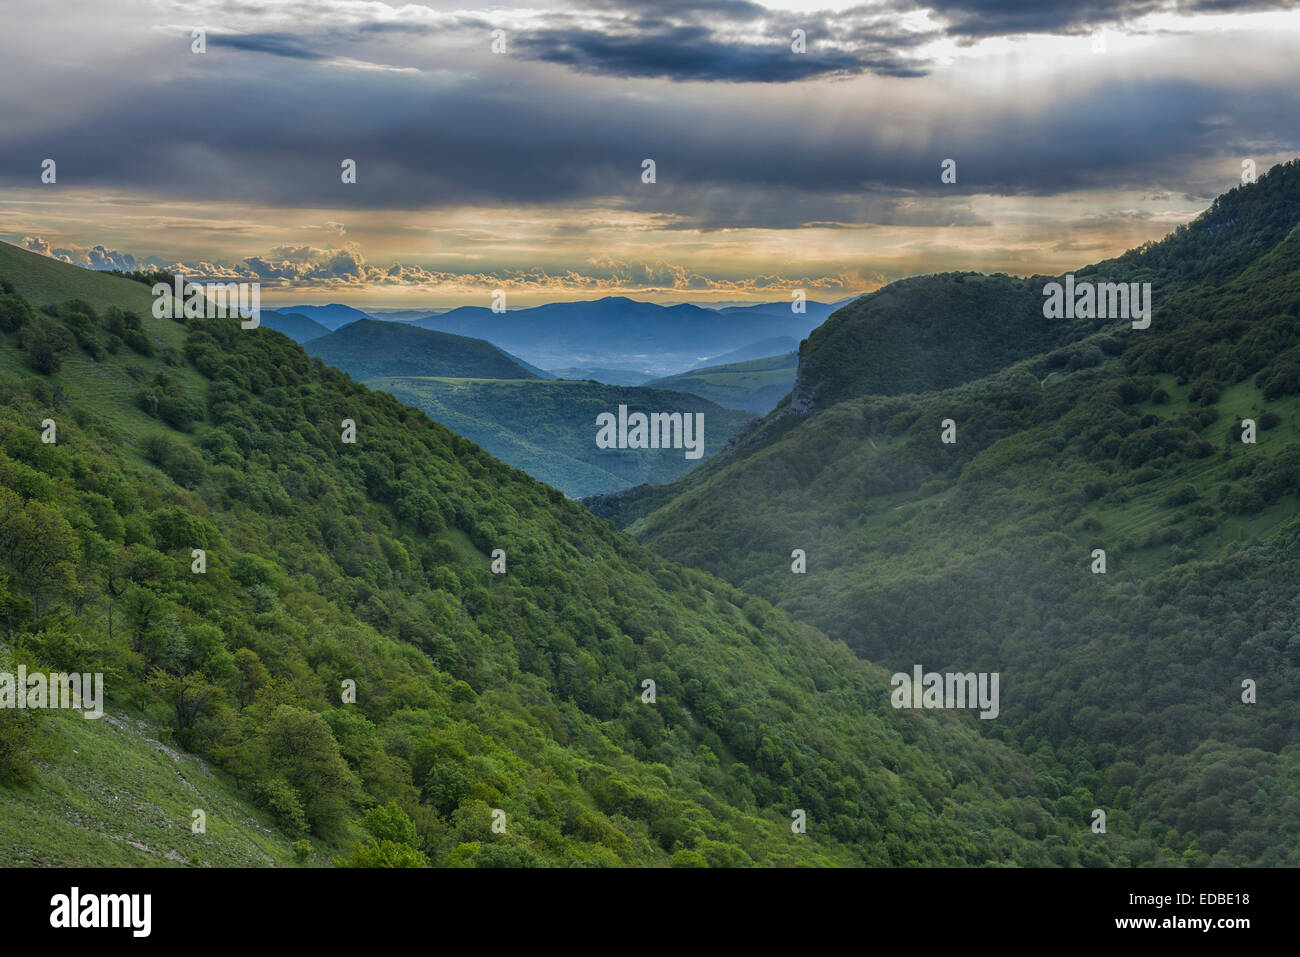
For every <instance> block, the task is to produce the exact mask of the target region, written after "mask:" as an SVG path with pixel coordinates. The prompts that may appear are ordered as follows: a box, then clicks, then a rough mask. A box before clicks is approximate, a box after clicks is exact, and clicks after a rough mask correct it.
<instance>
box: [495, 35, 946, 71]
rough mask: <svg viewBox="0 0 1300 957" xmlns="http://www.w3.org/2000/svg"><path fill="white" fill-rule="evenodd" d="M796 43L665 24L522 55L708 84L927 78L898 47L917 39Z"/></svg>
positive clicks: (565, 41) (540, 42)
mask: <svg viewBox="0 0 1300 957" xmlns="http://www.w3.org/2000/svg"><path fill="white" fill-rule="evenodd" d="M825 35H826V34H822V36H825ZM790 36H791V34H790V32H789V31H786V32H784V33H776V35H775V36H774V38H773V39H772V40H770V41H769V42H766V43H762V44H760V43H737V42H736V41H735V40H722V39H719V38H718V37H717V36H716V35H715V34H714V33H713V32H712V31H711V30H710V29H709V28H708V27H705V26H701V25H698V24H692V25H683V26H673V25H662V24H660V25H655V26H654V27H652V28H651V29H650V30H648V31H644V32H639V33H637V34H635V35H616V34H610V33H603V32H600V31H595V30H576V31H575V30H559V29H555V30H538V31H532V32H529V33H528V34H526V35H524V36H522V37H521V38H520V40H519V41H518V42H517V43H516V49H517V50H519V51H521V52H522V55H523V56H525V57H528V58H531V59H534V60H540V61H543V62H546V63H559V64H562V65H564V66H567V67H570V68H572V69H574V70H576V71H577V72H579V73H588V74H608V75H612V76H620V77H667V78H670V79H674V80H695V81H706V82H707V81H726V82H732V83H791V82H796V81H799V80H810V79H814V78H817V77H832V76H854V75H858V74H863V73H875V74H879V75H882V76H909V77H915V76H923V75H924V74H925V72H926V71H925V70H924V69H923V68H921V67H920V66H919V65H918V64H917V63H916V62H915V61H909V60H904V59H902V58H900V57H899V56H898V55H897V53H896V50H897V48H898V47H900V46H907V45H908V44H909V43H914V42H915V40H914V39H913V38H911V37H900V38H897V39H895V40H894V41H893V43H892V44H891V45H885V44H883V43H877V44H875V45H872V46H870V47H867V48H865V49H864V48H859V49H854V50H842V49H826V50H818V49H817V46H816V44H817V39H818V36H817V34H816V33H814V34H812V35H810V36H809V37H808V49H807V52H805V53H802V54H795V53H793V52H792V51H791V42H792V41H791V39H790Z"/></svg>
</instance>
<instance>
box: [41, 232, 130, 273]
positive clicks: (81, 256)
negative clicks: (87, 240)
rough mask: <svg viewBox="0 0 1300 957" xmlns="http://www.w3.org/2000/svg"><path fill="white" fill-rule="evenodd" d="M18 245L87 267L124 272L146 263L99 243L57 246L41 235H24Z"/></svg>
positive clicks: (52, 257) (43, 254)
mask: <svg viewBox="0 0 1300 957" xmlns="http://www.w3.org/2000/svg"><path fill="white" fill-rule="evenodd" d="M18 245H19V246H21V247H22V248H23V249H26V250H28V251H29V252H33V253H40V254H41V255H42V256H49V257H50V258H51V259H58V260H60V261H61V262H65V263H72V264H73V265H74V266H85V267H86V268H87V269H120V270H122V271H123V272H131V271H132V270H134V269H140V268H143V265H144V264H143V263H141V262H140V261H139V260H137V259H136V258H135V257H134V256H132V255H131V254H130V253H124V252H120V251H118V250H116V249H108V248H106V247H104V246H99V245H96V246H75V245H74V246H64V247H58V248H55V247H54V246H52V245H51V244H50V243H48V242H46V241H45V240H44V239H41V238H40V237H39V236H24V237H23V239H22V242H20V243H19V244H18Z"/></svg>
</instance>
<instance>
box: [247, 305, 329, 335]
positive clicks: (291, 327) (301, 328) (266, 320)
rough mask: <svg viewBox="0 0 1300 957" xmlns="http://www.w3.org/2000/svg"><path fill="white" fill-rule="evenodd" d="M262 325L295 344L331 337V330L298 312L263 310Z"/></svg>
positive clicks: (261, 315) (260, 316)
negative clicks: (280, 333) (283, 335)
mask: <svg viewBox="0 0 1300 957" xmlns="http://www.w3.org/2000/svg"><path fill="white" fill-rule="evenodd" d="M258 318H259V320H260V322H261V324H262V325H264V326H266V327H267V328H268V329H274V330H275V331H276V332H283V333H284V334H285V335H286V336H288V337H289V338H290V339H292V340H293V341H294V342H297V343H303V342H310V341H311V340H313V339H319V338H320V337H321V336H327V335H329V332H330V331H329V329H327V328H326V327H325V326H322V325H321V324H320V323H319V322H317V321H315V320H314V319H309V318H307V317H306V316H304V315H301V314H300V313H296V312H286V311H284V310H281V309H263V310H262V311H261V313H260V315H259V317H258Z"/></svg>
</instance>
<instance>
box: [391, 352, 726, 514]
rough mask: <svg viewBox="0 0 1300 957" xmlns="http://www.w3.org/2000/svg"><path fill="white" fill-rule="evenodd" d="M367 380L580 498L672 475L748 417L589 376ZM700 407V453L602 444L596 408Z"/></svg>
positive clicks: (719, 444) (722, 442)
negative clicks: (598, 439)
mask: <svg viewBox="0 0 1300 957" xmlns="http://www.w3.org/2000/svg"><path fill="white" fill-rule="evenodd" d="M366 385H368V386H370V387H371V388H374V389H381V390H383V391H384V392H388V393H390V394H391V395H394V396H396V397H397V398H398V399H400V400H401V401H403V402H405V403H406V404H408V405H412V406H414V407H416V408H418V409H420V410H421V411H423V412H425V413H426V414H427V415H429V416H430V418H432V419H434V420H436V421H438V422H441V423H442V424H443V425H445V426H447V427H448V428H449V429H451V430H452V431H454V432H456V433H457V434H459V435H463V436H465V437H466V438H468V439H471V440H472V441H473V442H475V443H476V444H478V445H480V446H482V447H483V448H484V449H486V450H487V451H488V452H490V453H491V454H493V455H495V456H496V457H498V458H500V459H502V460H503V461H506V462H509V463H510V464H511V465H513V466H514V467H515V468H519V469H523V470H524V471H525V472H527V473H528V474H529V475H531V476H533V477H534V478H536V479H538V480H539V481H542V482H545V483H547V484H548V485H552V486H554V487H555V488H558V489H560V490H561V491H562V492H564V493H565V494H566V495H569V496H572V497H575V498H578V497H581V496H584V495H592V494H595V493H598V492H611V491H616V490H618V489H622V488H627V487H629V486H632V485H637V484H640V483H642V482H671V481H672V480H673V479H675V478H677V477H679V476H681V475H683V474H684V473H686V472H687V471H689V470H690V469H692V468H694V467H695V466H696V465H698V464H699V463H700V462H702V461H704V459H707V458H708V457H709V456H712V455H714V454H716V453H717V452H718V451H720V450H721V449H722V448H724V447H725V446H726V444H727V442H728V441H729V440H730V439H731V437H732V436H733V435H735V434H736V433H737V432H738V431H739V430H740V429H741V428H742V427H743V426H745V425H746V424H747V423H748V422H749V421H750V419H751V418H752V416H751V415H750V414H749V413H746V412H740V411H737V410H734V409H724V408H722V407H721V406H719V405H716V404H715V403H713V402H710V401H708V400H707V399H702V398H699V397H698V396H694V395H686V394H684V393H682V392H672V391H668V390H663V389H656V388H650V387H648V386H612V385H605V384H603V383H600V382H593V381H590V380H587V381H580V380H573V379H564V380H559V381H550V380H547V381H539V380H527V381H525V380H519V379H468V378H456V379H449V378H448V379H439V378H415V377H407V378H398V377H381V378H374V379H368V380H366ZM620 404H623V405H626V406H627V407H628V411H629V413H630V412H636V411H641V412H691V413H695V412H701V413H703V414H704V446H705V453H704V458H702V459H688V458H686V457H685V452H684V450H681V449H602V448H598V447H597V445H596V416H597V415H599V414H600V413H602V412H613V413H615V414H617V412H618V407H619V405H620Z"/></svg>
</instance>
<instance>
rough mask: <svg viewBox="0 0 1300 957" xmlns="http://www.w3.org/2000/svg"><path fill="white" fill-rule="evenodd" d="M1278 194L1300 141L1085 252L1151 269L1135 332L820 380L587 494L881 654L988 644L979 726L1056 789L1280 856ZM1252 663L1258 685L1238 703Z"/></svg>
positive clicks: (1285, 405) (1288, 333)
mask: <svg viewBox="0 0 1300 957" xmlns="http://www.w3.org/2000/svg"><path fill="white" fill-rule="evenodd" d="M1298 199H1300V162H1297V163H1291V164H1287V165H1286V166H1283V167H1278V168H1275V169H1274V170H1272V171H1270V173H1269V174H1268V176H1267V177H1264V178H1261V180H1260V181H1259V182H1258V183H1257V184H1255V185H1254V186H1251V187H1247V188H1243V189H1236V190H1233V191H1232V192H1231V193H1229V194H1227V195H1226V196H1225V197H1222V198H1221V199H1220V200H1219V201H1218V202H1217V203H1216V204H1215V206H1214V207H1213V208H1212V209H1211V210H1209V211H1208V212H1207V213H1206V214H1205V215H1204V216H1203V217H1201V218H1200V219H1199V220H1198V221H1197V222H1196V223H1194V224H1192V225H1191V226H1190V227H1188V228H1186V229H1180V230H1179V231H1178V232H1177V233H1175V234H1174V235H1172V236H1171V237H1170V238H1169V239H1168V240H1166V241H1165V242H1164V243H1161V244H1156V245H1152V246H1149V247H1146V248H1144V249H1143V250H1140V251H1137V252H1135V253H1133V254H1129V255H1126V256H1124V257H1119V259H1117V260H1113V261H1111V263H1109V264H1102V265H1103V266H1104V267H1105V268H1104V270H1101V269H1100V267H1098V268H1090V269H1086V270H1080V271H1079V273H1078V274H1079V275H1089V274H1092V275H1097V274H1099V272H1105V273H1107V274H1109V275H1122V268H1123V267H1124V266H1128V267H1130V268H1131V269H1133V270H1134V274H1133V275H1132V276H1131V278H1132V280H1133V281H1137V280H1138V279H1140V278H1142V277H1143V276H1148V277H1155V278H1156V279H1157V281H1160V282H1163V283H1164V288H1165V290H1166V293H1167V295H1165V296H1164V297H1163V298H1157V300H1156V302H1157V308H1156V310H1155V315H1154V319H1153V323H1152V326H1151V328H1150V329H1148V330H1145V331H1137V330H1132V331H1123V330H1103V331H1101V332H1099V333H1097V334H1094V335H1092V336H1089V337H1086V338H1084V339H1082V340H1079V341H1077V342H1074V343H1070V344H1067V345H1065V346H1063V347H1060V348H1057V349H1053V350H1051V351H1048V352H1046V353H1044V354H1042V355H1039V356H1035V357H1031V358H1027V359H1025V360H1023V361H1020V362H1017V363H1015V364H1012V365H1010V366H1008V367H1007V368H1005V369H1003V370H1001V371H999V372H998V373H996V374H994V375H992V376H989V377H986V378H983V379H980V380H978V381H974V382H971V383H969V384H966V385H962V386H959V387H956V388H951V389H947V390H944V391H933V392H924V393H919V394H909V395H897V396H884V395H872V394H869V392H868V393H867V394H863V389H864V388H866V387H865V386H864V385H863V380H862V378H861V377H860V376H858V375H857V373H856V372H852V373H851V374H849V375H848V376H847V378H846V379H844V380H842V381H841V380H829V379H828V380H827V382H826V385H825V389H824V390H823V391H822V392H820V393H819V395H824V396H831V395H837V394H838V395H848V396H851V397H850V398H847V399H845V400H844V401H840V402H837V403H834V404H827V405H823V404H821V403H820V400H819V402H818V403H815V404H814V409H813V411H812V412H811V413H810V414H806V415H796V414H791V412H790V410H789V407H788V406H786V407H784V408H782V409H780V410H778V411H777V413H775V414H773V415H772V416H769V417H768V419H767V420H766V422H765V423H764V424H763V426H762V427H758V428H755V429H753V430H751V431H750V432H749V433H747V435H746V436H745V437H742V439H741V440H740V441H739V442H738V445H737V447H736V448H735V449H734V450H732V451H731V452H729V453H728V454H727V455H725V456H722V457H720V458H719V459H717V460H715V461H713V462H711V463H708V464H707V465H706V466H705V467H704V468H702V469H701V470H699V471H698V472H696V473H693V474H692V475H690V476H688V477H687V478H686V479H684V480H682V481H680V482H679V483H678V484H677V485H676V486H675V487H670V488H665V489H654V490H645V491H639V492H635V493H629V494H627V495H624V496H621V497H616V498H611V499H608V500H605V501H601V502H596V503H594V504H595V505H596V507H597V509H598V511H599V512H601V513H603V514H608V515H610V516H611V517H614V518H616V519H619V520H620V521H621V522H622V523H624V524H627V525H628V526H629V528H630V529H631V530H632V531H633V532H634V533H635V534H636V535H637V536H638V538H639V539H641V540H642V541H643V542H645V543H647V544H649V545H650V546H652V547H653V548H655V549H656V550H657V551H659V552H661V553H662V554H665V555H672V556H673V557H674V558H676V559H679V560H682V561H685V562H687V563H688V564H692V565H694V566H697V567H700V568H703V569H706V570H709V571H711V572H713V573H716V574H719V575H721V576H723V577H724V578H727V579H728V580H729V581H732V582H733V583H735V584H737V585H738V586H740V587H743V588H745V589H746V590H749V591H753V592H756V593H758V594H761V595H764V596H765V597H767V598H769V599H770V600H772V601H773V602H774V603H776V604H777V605H778V606H779V607H781V608H783V609H785V610H787V611H789V612H791V613H792V614H794V615H795V616H796V617H798V618H800V619H801V620H804V621H808V622H810V623H812V624H815V625H817V626H818V627H820V628H822V629H824V630H825V631H826V632H827V633H828V634H830V635H831V636H833V637H836V638H840V639H842V640H844V641H845V642H846V643H848V644H849V645H851V646H852V647H853V648H855V649H856V650H857V651H858V652H859V653H860V654H862V655H864V656H866V657H868V658H870V659H872V660H874V661H878V662H880V663H882V664H887V665H888V666H889V667H896V668H900V669H904V670H905V669H906V667H907V666H910V665H911V664H912V663H915V662H921V663H923V664H924V665H925V666H926V667H927V668H931V667H932V668H934V669H936V670H953V669H961V670H967V669H972V668H974V669H986V670H998V671H1001V673H1002V675H1003V681H1004V688H1005V689H1006V692H1005V704H1004V712H1003V716H1002V717H1001V718H1000V719H999V720H998V721H995V722H988V724H990V725H993V727H989V728H984V729H982V730H985V731H986V733H988V734H990V735H991V736H994V737H996V738H998V739H999V740H1003V741H1006V742H1008V743H1009V744H1012V745H1013V746H1014V747H1016V748H1017V749H1019V750H1020V751H1021V752H1022V753H1024V754H1027V755H1032V756H1033V757H1034V760H1035V761H1037V762H1040V767H1041V768H1042V770H1041V771H1040V774H1041V775H1043V776H1045V777H1046V778H1049V779H1051V780H1052V781H1054V782H1055V785H1054V786H1055V787H1057V788H1058V789H1059V791H1060V793H1061V794H1062V795H1063V796H1064V795H1072V796H1073V798H1074V799H1077V800H1078V801H1080V802H1081V803H1082V804H1083V805H1088V804H1089V803H1090V802H1098V806H1102V805H1107V804H1109V805H1110V806H1112V807H1114V806H1118V807H1122V808H1124V809H1125V810H1126V811H1128V812H1129V813H1131V814H1132V815H1133V820H1134V822H1135V823H1137V824H1138V836H1139V839H1140V843H1141V846H1142V850H1141V854H1142V855H1144V856H1145V855H1150V854H1161V853H1163V854H1169V855H1172V856H1174V857H1175V858H1176V859H1178V860H1181V861H1183V862H1185V863H1189V864H1206V863H1216V864H1249V863H1256V864H1258V863H1266V864H1282V863H1289V864H1292V865H1294V864H1295V863H1296V862H1297V856H1296V855H1297V852H1296V842H1295V840H1294V837H1295V835H1296V834H1297V833H1300V805H1297V803H1296V799H1295V795H1296V794H1297V793H1298V791H1300V752H1297V749H1296V747H1295V745H1294V742H1295V740H1296V735H1297V732H1300V706H1298V705H1297V701H1300V694H1298V693H1300V599H1297V595H1296V589H1295V582H1296V581H1297V580H1300V319H1298V318H1297V316H1298V315H1300V228H1297V227H1296V223H1297V221H1300V202H1298V201H1297V200H1298ZM1288 218H1289V223H1288ZM1247 226H1249V227H1250V228H1245V227H1247ZM1117 269H1118V270H1121V272H1120V273H1116V272H1115V270H1117ZM1123 278H1125V279H1126V280H1127V279H1129V278H1130V276H1127V275H1125V276H1124V277H1123ZM877 295H879V294H877ZM852 317H853V314H852V313H850V311H849V310H842V311H841V312H840V313H838V314H837V315H836V317H833V318H832V320H829V321H828V325H830V324H831V323H834V322H836V321H837V320H839V322H840V323H841V324H842V325H843V324H846V323H848V322H849V321H850V320H851V319H852ZM1043 321H1046V320H1043ZM869 326H870V323H869V322H868V323H866V325H865V327H864V328H863V329H860V330H858V334H861V335H863V336H866V335H867V333H868V332H869ZM848 332H849V331H848V330H847V329H846V330H845V332H844V335H848ZM837 341H838V339H837V338H836V337H833V336H829V337H824V338H822V339H820V340H818V337H817V336H814V337H813V339H812V340H810V342H809V343H808V347H809V348H810V349H812V350H814V355H811V356H809V355H805V357H804V358H805V361H808V362H809V363H810V364H813V365H816V367H817V368H821V369H824V370H829V371H831V372H833V371H834V370H835V369H837V368H840V367H841V365H842V359H843V352H842V349H840V348H839V347H838V346H836V345H835V343H836V342H837ZM832 347H834V348H835V349H836V354H835V355H832V356H830V357H828V358H827V359H826V361H825V362H824V363H821V364H819V365H818V364H817V363H815V362H814V361H813V360H815V359H816V355H815V351H816V350H819V349H823V348H832ZM908 348H910V346H909V347H908ZM915 361H917V362H920V361H921V360H920V359H919V358H917V359H916V360H915ZM913 373H915V374H916V375H923V371H921V370H917V369H915V367H912V366H908V367H903V368H901V369H897V370H894V374H895V376H896V377H897V376H902V377H907V376H909V375H912V374H913ZM801 375H802V372H801ZM1243 418H1250V419H1253V420H1255V422H1256V423H1257V426H1258V429H1259V431H1258V434H1257V438H1258V441H1257V442H1256V443H1255V444H1243V443H1242V441H1241V435H1242V425H1241V422H1242V419H1243ZM945 419H952V420H953V421H954V422H955V423H956V427H957V442H956V443H955V444H951V445H949V444H944V443H942V442H941V441H940V433H941V428H942V423H943V421H944V420H945ZM793 548H804V549H807V551H808V571H807V573H806V574H804V575H793V574H791V571H790V552H791V550H792V549H793ZM1094 549H1104V550H1105V552H1106V557H1107V569H1106V572H1105V574H1094V573H1093V571H1092V567H1093V561H1094V560H1093V557H1092V556H1093V552H1094ZM1245 679H1252V680H1254V681H1256V682H1257V683H1258V686H1259V687H1260V688H1264V687H1267V688H1268V689H1269V693H1268V695H1267V696H1266V697H1265V696H1263V695H1261V697H1260V699H1259V702H1258V703H1257V704H1254V705H1251V704H1246V703H1243V702H1242V700H1241V693H1242V686H1241V683H1242V681H1243V680H1245ZM1062 799H1063V800H1064V797H1063V798H1062Z"/></svg>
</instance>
